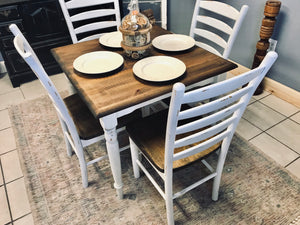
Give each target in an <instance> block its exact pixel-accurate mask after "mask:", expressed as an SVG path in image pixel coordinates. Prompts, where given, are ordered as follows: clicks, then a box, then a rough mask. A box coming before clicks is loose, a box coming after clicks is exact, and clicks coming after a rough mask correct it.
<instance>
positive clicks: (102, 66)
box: [73, 51, 124, 75]
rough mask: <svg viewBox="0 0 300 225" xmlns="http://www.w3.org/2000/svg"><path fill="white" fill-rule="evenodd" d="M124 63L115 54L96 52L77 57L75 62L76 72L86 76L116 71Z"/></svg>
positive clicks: (118, 55)
mask: <svg viewBox="0 0 300 225" xmlns="http://www.w3.org/2000/svg"><path fill="white" fill-rule="evenodd" d="M123 63H124V59H123V57H122V56H121V55H120V54H118V53H115V52H110V51H96V52H90V53H86V54H84V55H81V56H79V57H77V58H76V59H75V60H74V62H73V67H74V69H75V70H77V71H78V72H81V73H85V74H91V75H98V74H104V73H108V72H111V71H114V70H116V69H118V68H120V67H121V66H122V65H123Z"/></svg>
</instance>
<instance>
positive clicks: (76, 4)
mask: <svg viewBox="0 0 300 225" xmlns="http://www.w3.org/2000/svg"><path fill="white" fill-rule="evenodd" d="M113 2H115V1H114V0H101V1H99V0H88V1H82V0H71V1H68V2H66V6H67V8H68V9H76V8H82V7H87V6H94V5H103V4H107V3H113Z"/></svg>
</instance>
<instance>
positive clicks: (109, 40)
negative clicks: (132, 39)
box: [99, 31, 123, 48]
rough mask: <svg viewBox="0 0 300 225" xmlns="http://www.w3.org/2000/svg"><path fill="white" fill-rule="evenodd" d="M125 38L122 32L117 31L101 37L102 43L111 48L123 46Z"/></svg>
mask: <svg viewBox="0 0 300 225" xmlns="http://www.w3.org/2000/svg"><path fill="white" fill-rule="evenodd" d="M122 40H123V37H122V33H121V32H120V31H115V32H111V33H107V34H103V35H102V36H101V37H100V38H99V42H100V44H102V45H104V46H106V47H110V48H122V47H121V41H122Z"/></svg>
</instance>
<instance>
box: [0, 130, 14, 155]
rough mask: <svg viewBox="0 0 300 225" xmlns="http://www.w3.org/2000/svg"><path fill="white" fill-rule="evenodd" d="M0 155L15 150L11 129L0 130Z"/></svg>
mask: <svg viewBox="0 0 300 225" xmlns="http://www.w3.org/2000/svg"><path fill="white" fill-rule="evenodd" d="M0 143H1V145H0V155H1V154H3V153H6V152H9V151H11V150H14V149H16V140H15V136H14V133H13V130H12V128H7V129H4V130H0Z"/></svg>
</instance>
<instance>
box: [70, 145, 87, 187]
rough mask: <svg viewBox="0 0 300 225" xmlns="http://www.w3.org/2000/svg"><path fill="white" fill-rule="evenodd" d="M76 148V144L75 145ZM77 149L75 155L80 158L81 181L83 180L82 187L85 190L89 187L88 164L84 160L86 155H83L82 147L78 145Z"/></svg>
mask: <svg viewBox="0 0 300 225" xmlns="http://www.w3.org/2000/svg"><path fill="white" fill-rule="evenodd" d="M75 146H76V144H75ZM76 147H77V149H76V150H75V149H74V150H75V153H76V155H77V157H78V160H79V166H80V170H81V179H82V185H83V187H84V188H87V187H88V185H89V184H88V174H87V163H86V161H85V158H84V153H83V147H82V145H77V146H76Z"/></svg>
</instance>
